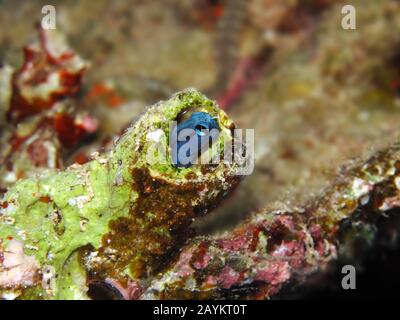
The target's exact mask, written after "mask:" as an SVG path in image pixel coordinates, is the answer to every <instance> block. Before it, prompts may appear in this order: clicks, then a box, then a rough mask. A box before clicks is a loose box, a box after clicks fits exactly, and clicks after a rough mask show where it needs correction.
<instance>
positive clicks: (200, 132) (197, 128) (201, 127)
mask: <svg viewBox="0 0 400 320" xmlns="http://www.w3.org/2000/svg"><path fill="white" fill-rule="evenodd" d="M194 130H195V131H196V134H197V135H198V136H205V135H206V133H205V132H204V130H208V127H206V126H204V125H202V124H198V125H196V126H195V127H194Z"/></svg>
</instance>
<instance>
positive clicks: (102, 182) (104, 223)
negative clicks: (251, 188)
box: [0, 89, 240, 299]
mask: <svg viewBox="0 0 400 320" xmlns="http://www.w3.org/2000/svg"><path fill="white" fill-rule="evenodd" d="M189 119H190V121H189ZM199 119H203V120H204V119H206V120H207V121H206V125H209V126H211V127H213V128H215V129H217V130H218V135H217V137H216V139H215V140H216V141H215V143H216V144H219V145H221V144H223V143H225V141H230V140H233V139H234V138H233V136H234V135H233V129H234V128H235V125H234V123H233V122H232V121H231V120H230V119H229V118H228V117H227V115H226V114H225V113H224V112H223V111H222V110H220V109H219V108H218V107H217V105H216V104H215V102H213V101H211V100H209V99H207V98H206V97H205V96H204V95H202V94H201V93H199V92H198V91H196V90H195V89H187V90H184V91H182V92H179V93H177V94H175V95H174V96H173V97H171V99H170V100H167V101H162V102H159V103H157V104H155V105H154V106H151V107H149V108H147V109H146V112H145V113H144V114H143V115H142V116H141V117H140V118H139V119H138V120H137V121H136V122H135V123H134V124H133V125H132V126H131V127H130V128H129V129H127V130H126V132H125V133H124V134H123V135H122V136H121V137H120V138H119V139H118V141H117V142H116V143H115V146H114V148H113V149H112V150H111V151H109V152H107V153H104V154H94V155H93V156H92V159H91V161H89V162H87V163H85V164H82V165H78V164H74V165H72V166H70V167H68V168H66V169H65V170H63V171H61V170H58V171H54V172H49V173H41V174H38V175H37V176H36V177H32V178H27V179H23V180H20V181H18V182H16V183H15V185H13V186H11V187H10V188H9V189H8V191H7V192H6V193H5V194H4V196H3V198H2V199H1V200H0V296H1V297H2V298H5V299H15V298H18V299H89V298H92V296H91V295H90V292H89V291H90V288H91V286H98V284H99V283H100V284H101V283H103V284H107V285H108V286H112V287H113V288H127V287H129V286H131V287H132V286H136V287H140V286H141V284H142V283H143V282H145V281H147V280H146V279H151V277H152V276H153V275H156V274H159V273H160V272H162V270H163V269H165V268H166V267H167V266H168V264H169V263H171V261H172V260H173V259H174V257H176V256H177V253H178V251H179V248H180V246H182V245H183V243H184V242H185V241H186V240H187V239H188V238H189V237H190V236H191V229H190V225H191V223H192V221H193V219H195V218H196V217H198V216H199V215H202V214H204V213H206V212H208V211H209V210H210V209H211V208H213V207H215V206H216V205H217V204H218V203H219V202H220V201H221V200H222V199H223V198H224V197H226V196H227V195H228V194H229V193H230V192H231V190H233V188H234V187H235V186H236V185H237V184H238V183H239V181H240V176H238V175H237V174H236V173H237V170H238V165H237V164H235V163H227V162H224V161H221V162H219V163H217V164H212V165H206V164H200V163H197V162H196V163H189V164H186V165H184V166H183V165H179V163H177V162H176V161H175V162H174V161H173V159H172V158H173V156H172V153H173V152H171V146H170V144H169V140H170V139H169V135H170V128H171V126H170V123H171V122H173V121H176V122H177V126H178V127H179V126H181V127H182V126H183V127H193V128H196V127H197V128H198V129H199V128H200V129H204V123H203V122H201V121H199ZM198 125H200V127H199V126H198ZM195 132H196V134H199V136H203V134H202V132H201V130H200V131H199V130H198V131H195ZM162 150H166V152H162ZM218 150H219V151H218V152H221V153H222V152H223V148H220V149H218ZM201 151H203V149H201ZM117 291H121V290H117ZM122 291H123V290H122Z"/></svg>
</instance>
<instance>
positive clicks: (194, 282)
mask: <svg viewBox="0 0 400 320" xmlns="http://www.w3.org/2000/svg"><path fill="white" fill-rule="evenodd" d="M399 206H400V144H399V143H396V144H394V145H393V146H391V147H390V148H388V149H386V150H385V151H382V152H378V153H377V154H375V155H374V156H373V157H372V158H370V159H369V160H367V161H365V162H361V161H358V162H355V163H353V164H352V165H351V166H348V167H347V168H345V169H344V170H342V172H341V173H340V175H339V176H338V177H337V178H336V181H335V182H334V183H333V184H332V186H331V187H329V188H328V189H327V190H326V191H325V192H324V193H323V194H322V195H321V196H320V197H318V198H316V199H315V200H314V201H312V202H310V203H309V204H308V205H306V206H304V207H301V208H295V209H293V210H288V211H286V210H285V211H273V212H261V213H258V214H256V215H254V216H253V217H252V218H251V219H250V220H249V221H248V222H247V223H245V224H242V225H240V226H239V227H237V228H236V229H235V230H234V231H232V232H228V233H226V234H224V235H222V236H214V237H199V238H197V239H194V240H193V241H192V242H191V243H190V244H188V245H187V246H186V247H185V248H184V249H183V251H182V252H181V254H180V256H179V259H178V261H177V262H176V263H175V264H174V265H173V266H172V267H170V269H169V270H167V271H166V272H165V273H164V274H163V275H162V277H161V278H159V279H157V280H154V281H153V282H152V284H151V285H150V286H149V288H148V289H147V290H146V292H145V293H144V294H143V295H142V297H141V298H144V299H175V298H201V299H203V298H214V299H215V298H217V299H218V298H260V299H264V298H269V297H271V296H274V295H275V294H277V293H278V292H279V291H280V290H281V288H282V286H283V285H284V284H290V283H295V282H297V281H299V280H302V279H304V278H306V277H307V276H309V275H311V274H313V273H314V272H316V271H318V270H322V269H324V268H325V267H326V266H327V264H328V263H329V262H331V261H333V260H334V259H335V258H336V257H337V252H338V251H339V250H341V249H342V248H343V247H344V243H342V242H341V241H340V239H341V237H340V235H341V234H342V233H343V232H345V231H346V230H348V226H349V225H352V224H354V225H355V224H357V225H358V226H359V225H365V226H367V225H368V224H370V223H372V224H373V223H374V221H375V219H376V218H377V217H379V216H382V215H384V214H387V213H389V212H390V213H393V212H396V210H393V209H396V208H398V207H399ZM345 222H346V223H345ZM368 230H369V232H368V233H369V234H366V235H364V237H365V236H367V237H368V236H371V233H372V234H373V233H374V232H375V231H374V228H369V229H368Z"/></svg>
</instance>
